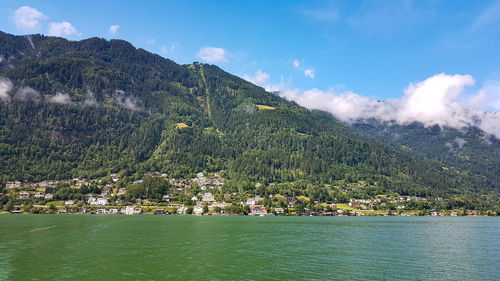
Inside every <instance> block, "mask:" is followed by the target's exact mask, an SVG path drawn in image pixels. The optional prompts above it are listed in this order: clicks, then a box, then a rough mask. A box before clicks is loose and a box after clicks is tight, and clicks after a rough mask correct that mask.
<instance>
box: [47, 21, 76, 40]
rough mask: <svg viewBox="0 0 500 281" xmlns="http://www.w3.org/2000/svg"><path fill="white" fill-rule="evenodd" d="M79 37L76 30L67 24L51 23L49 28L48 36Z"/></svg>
mask: <svg viewBox="0 0 500 281" xmlns="http://www.w3.org/2000/svg"><path fill="white" fill-rule="evenodd" d="M70 35H81V33H79V32H78V30H76V28H75V27H74V26H73V25H72V24H71V23H69V22H67V21H63V22H53V23H51V24H50V27H49V36H58V37H61V36H70Z"/></svg>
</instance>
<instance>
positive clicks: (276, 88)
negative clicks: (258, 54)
mask: <svg viewBox="0 0 500 281" xmlns="http://www.w3.org/2000/svg"><path fill="white" fill-rule="evenodd" d="M270 78H271V75H269V74H268V73H267V72H264V71H261V70H260V69H259V70H257V73H255V76H250V75H248V74H245V75H243V79H245V80H247V81H248V82H250V83H253V84H255V85H258V86H261V87H263V88H264V89H265V90H266V91H268V92H281V91H285V90H286V89H287V87H286V86H285V82H284V78H283V76H281V78H280V83H279V84H272V83H269V80H270Z"/></svg>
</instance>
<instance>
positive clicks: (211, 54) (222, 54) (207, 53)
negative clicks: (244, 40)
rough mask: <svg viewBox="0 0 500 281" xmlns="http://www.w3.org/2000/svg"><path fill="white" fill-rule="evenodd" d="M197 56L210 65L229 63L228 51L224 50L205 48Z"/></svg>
mask: <svg viewBox="0 0 500 281" xmlns="http://www.w3.org/2000/svg"><path fill="white" fill-rule="evenodd" d="M196 56H197V57H198V58H200V59H202V60H204V61H206V62H208V63H218V62H227V58H226V56H227V51H226V50H224V49H223V48H216V47H203V48H201V49H200V51H199V52H198V54H196Z"/></svg>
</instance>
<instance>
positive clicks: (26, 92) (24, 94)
mask: <svg viewBox="0 0 500 281" xmlns="http://www.w3.org/2000/svg"><path fill="white" fill-rule="evenodd" d="M14 99H15V100H16V101H22V102H28V101H38V100H39V99H40V94H39V93H38V91H36V90H35V89H33V88H31V87H23V88H20V89H19V90H17V93H16V95H15V96H14Z"/></svg>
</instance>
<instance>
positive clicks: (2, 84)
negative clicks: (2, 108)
mask: <svg viewBox="0 0 500 281" xmlns="http://www.w3.org/2000/svg"><path fill="white" fill-rule="evenodd" d="M10 90H12V82H10V80H9V79H7V78H3V77H0V100H1V101H3V102H9V101H10V96H9V94H8V92H9V91H10Z"/></svg>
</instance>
